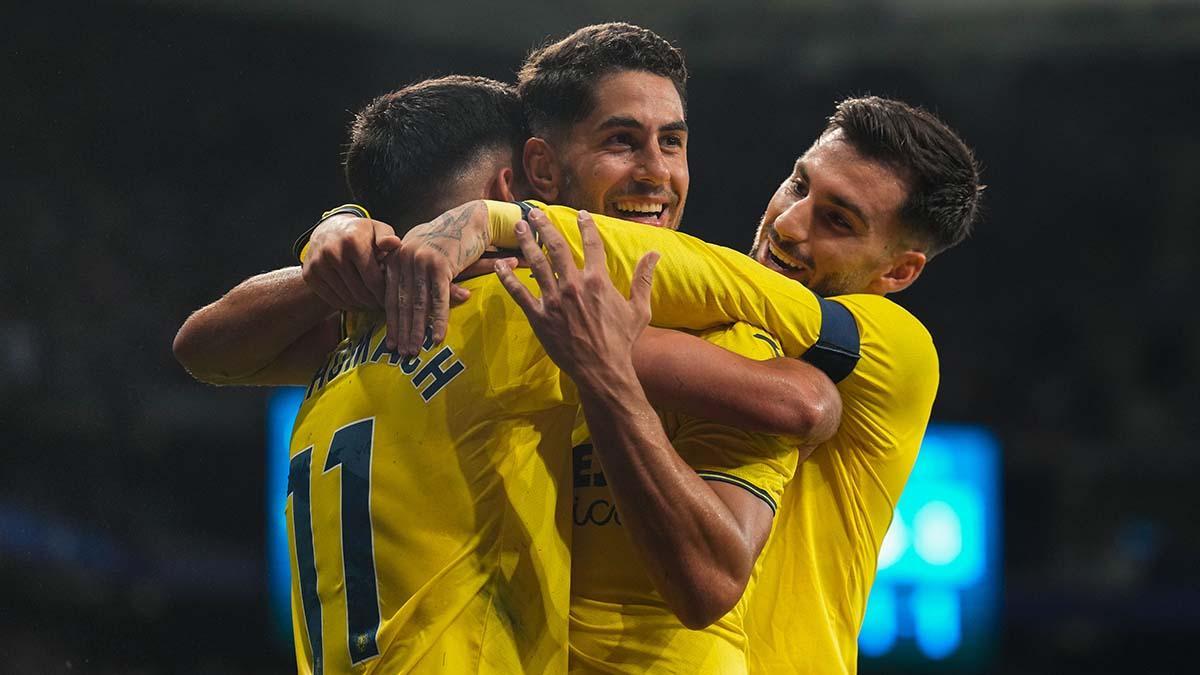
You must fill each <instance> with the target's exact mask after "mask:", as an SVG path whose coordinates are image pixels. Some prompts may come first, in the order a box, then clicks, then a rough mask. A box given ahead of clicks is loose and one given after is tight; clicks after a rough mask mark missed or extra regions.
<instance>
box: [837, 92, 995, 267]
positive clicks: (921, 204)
mask: <svg viewBox="0 0 1200 675" xmlns="http://www.w3.org/2000/svg"><path fill="white" fill-rule="evenodd" d="M834 131H840V132H841V133H842V136H843V137H844V138H845V139H846V141H847V142H848V143H850V145H852V146H854V149H855V150H856V151H858V154H859V155H861V156H863V157H865V158H867V159H871V160H874V161H876V162H880V163H882V164H887V165H890V166H892V167H894V168H895V169H896V170H897V172H898V173H899V174H900V175H901V176H902V177H903V178H904V180H905V182H906V183H907V184H908V197H907V199H906V200H905V202H904V205H903V206H901V207H900V220H901V221H902V222H903V223H905V224H906V225H907V226H908V227H909V228H910V229H911V231H912V234H913V237H914V238H915V239H916V240H917V243H918V244H919V245H920V246H921V247H923V250H924V251H925V254H926V255H927V256H928V257H930V258H932V257H933V256H935V255H937V254H938V253H941V252H942V251H944V250H946V249H948V248H950V247H952V246H956V245H957V244H959V243H960V242H961V241H962V240H964V239H966V238H967V236H969V235H970V234H971V229H972V228H973V227H974V225H975V221H976V220H977V218H978V212H979V195H980V183H979V166H978V164H977V163H976V162H975V158H974V155H973V154H972V153H971V149H970V148H968V147H967V145H966V144H965V143H963V141H962V139H961V138H959V137H958V135H957V134H955V133H954V131H953V130H951V129H950V127H948V126H946V123H945V122H943V121H942V120H940V119H938V117H937V116H936V115H934V114H933V113H930V112H929V111H927V110H924V109H922V108H915V107H913V106H910V105H908V104H907V103H904V102H903V101H897V100H894V99H886V98H880V97H878V96H864V97H860V98H848V99H845V100H843V101H842V102H840V103H838V105H837V108H836V109H835V110H834V113H833V115H831V116H830V117H829V124H828V125H826V127H825V131H824V134H830V133H832V132H834Z"/></svg>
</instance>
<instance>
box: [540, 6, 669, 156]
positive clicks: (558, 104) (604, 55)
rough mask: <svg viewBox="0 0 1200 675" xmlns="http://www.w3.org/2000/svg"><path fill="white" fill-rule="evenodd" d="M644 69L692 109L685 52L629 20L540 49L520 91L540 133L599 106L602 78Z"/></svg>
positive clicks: (583, 31)
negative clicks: (672, 88)
mask: <svg viewBox="0 0 1200 675" xmlns="http://www.w3.org/2000/svg"><path fill="white" fill-rule="evenodd" d="M623 70H641V71H645V72H648V73H653V74H654V75H661V76H662V77H665V78H667V79H669V80H671V82H672V83H673V84H674V85H675V91H676V92H678V93H679V100H680V101H681V102H682V103H683V109H684V111H685V112H686V111H687V77H688V73H687V66H686V65H684V62H683V52H681V51H680V50H679V49H678V48H676V47H675V46H673V45H672V44H671V43H670V42H668V41H666V40H665V39H663V38H662V37H660V36H659V35H658V34H656V33H655V32H654V31H651V30H647V29H645V28H642V27H640V26H634V25H632V24H628V23H600V24H594V25H591V26H585V27H583V28H580V29H579V30H577V31H575V32H574V33H571V34H570V35H568V36H567V37H565V38H563V39H561V40H559V41H557V42H552V43H548V44H545V45H543V46H541V47H538V48H536V49H534V50H533V51H532V52H530V53H529V56H528V57H526V58H525V63H524V64H523V65H522V66H521V69H520V71H519V72H518V74H517V92H518V93H519V94H520V96H521V102H522V103H523V104H524V106H525V119H526V121H527V122H528V124H529V128H530V130H531V131H532V132H533V133H534V134H537V135H539V136H544V135H550V134H555V133H559V132H562V131H565V130H566V128H567V127H569V126H570V125H572V124H574V123H575V122H578V121H579V120H581V119H583V118H585V117H587V116H588V115H589V114H590V113H591V112H592V110H593V109H594V108H595V105H596V103H595V99H594V97H593V96H592V91H593V89H594V88H595V86H596V83H597V81H599V80H600V78H602V77H604V76H605V75H608V74H610V73H613V72H619V71H623Z"/></svg>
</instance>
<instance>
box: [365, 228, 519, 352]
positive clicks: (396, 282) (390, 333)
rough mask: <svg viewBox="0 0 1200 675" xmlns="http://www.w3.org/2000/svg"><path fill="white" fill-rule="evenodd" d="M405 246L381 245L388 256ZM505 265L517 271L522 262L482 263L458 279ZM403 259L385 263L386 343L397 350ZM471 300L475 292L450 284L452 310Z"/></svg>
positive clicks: (397, 242) (385, 242)
mask: <svg viewBox="0 0 1200 675" xmlns="http://www.w3.org/2000/svg"><path fill="white" fill-rule="evenodd" d="M401 246H402V243H401V241H400V239H399V238H397V237H389V238H387V239H383V240H381V241H380V247H381V248H383V249H384V250H385V251H386V252H387V253H392V252H393V251H397V250H399V249H400V247H401ZM498 262H503V263H505V264H507V265H509V266H510V267H516V266H517V265H518V263H520V261H519V260H518V259H517V258H512V257H508V258H502V259H494V258H487V259H480V260H477V261H475V262H473V263H471V264H470V265H467V268H466V269H465V270H463V271H462V273H461V274H459V275H458V276H457V277H455V279H457V280H459V281H465V280H467V279H474V278H475V277H481V276H483V275H485V274H493V273H495V271H496V263H498ZM399 264H400V263H399V259H398V258H397V257H396V256H393V255H388V256H387V258H385V259H384V280H385V287H386V290H385V299H386V301H385V302H384V315H385V321H384V328H385V330H386V336H385V339H386V340H387V346H388V348H389V349H396V345H397V343H398V337H399V335H400V329H399V326H400V303H399V292H400V279H401V276H402V275H401V270H400V267H399ZM470 298H471V291H468V290H467V289H465V288H463V287H461V286H459V285H458V284H453V283H452V284H450V306H451V307H457V306H458V305H461V304H462V303H464V302H466V301H467V300H469V299H470Z"/></svg>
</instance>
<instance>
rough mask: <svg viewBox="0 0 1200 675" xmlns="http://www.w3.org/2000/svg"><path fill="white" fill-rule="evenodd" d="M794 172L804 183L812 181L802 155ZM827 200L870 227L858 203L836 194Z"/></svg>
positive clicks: (869, 222)
mask: <svg viewBox="0 0 1200 675" xmlns="http://www.w3.org/2000/svg"><path fill="white" fill-rule="evenodd" d="M796 172H797V173H799V174H800V177H801V178H803V179H804V182H805V183H811V182H812V181H810V180H809V179H808V169H807V168H806V167H805V166H804V158H803V157H801V158H800V159H797V160H796ZM829 201H831V202H833V203H834V204H836V205H837V206H840V207H842V208H843V209H846V210H847V211H849V212H851V213H853V214H854V215H855V216H858V219H859V220H860V221H862V223H863V225H866V226H867V229H871V221H870V220H869V219H868V218H867V215H866V214H865V213H863V210H862V209H861V208H859V206H858V204H855V203H854V202H852V201H850V200H849V199H846V198H845V197H842V196H841V195H837V194H831V195H829Z"/></svg>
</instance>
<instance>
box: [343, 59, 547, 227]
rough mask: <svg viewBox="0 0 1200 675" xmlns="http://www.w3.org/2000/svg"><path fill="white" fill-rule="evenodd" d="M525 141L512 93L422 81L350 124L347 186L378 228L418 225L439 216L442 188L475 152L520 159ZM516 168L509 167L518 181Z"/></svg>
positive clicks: (455, 80) (465, 80)
mask: <svg viewBox="0 0 1200 675" xmlns="http://www.w3.org/2000/svg"><path fill="white" fill-rule="evenodd" d="M528 137H529V134H528V132H527V131H526V128H525V123H524V116H523V114H522V112H521V103H520V100H519V99H518V98H517V92H516V89H515V88H514V87H513V86H512V85H509V84H504V83H502V82H497V81H495V80H491V79H488V78H486V77H468V76H464V75H449V76H446V77H440V78H436V79H430V80H424V81H421V82H417V83H414V84H410V85H408V86H406V87H404V88H402V89H398V90H396V91H393V92H391V93H388V94H384V95H383V96H380V97H378V98H376V99H375V100H373V101H371V102H370V103H368V104H367V105H366V107H364V108H363V109H362V110H360V111H359V112H358V114H357V115H355V116H354V121H353V122H352V123H351V125H350V145H349V147H348V148H347V150H346V156H345V161H344V165H345V170H346V185H347V186H348V187H349V188H350V193H351V194H352V195H353V196H354V199H355V200H356V201H358V202H359V203H361V204H362V205H363V206H366V207H367V208H368V209H369V210H370V211H371V215H372V217H374V218H376V219H378V220H382V221H384V222H387V223H394V224H397V225H399V224H402V223H416V222H423V221H425V220H429V219H430V218H432V217H434V216H436V215H437V214H436V213H432V211H433V210H434V209H436V207H437V203H438V196H439V192H440V189H441V187H442V186H444V185H446V184H447V183H448V182H450V181H453V180H454V179H455V178H456V176H457V174H458V173H459V172H461V171H462V170H464V169H465V168H467V167H468V166H470V164H471V162H474V161H475V160H476V159H478V157H479V154H480V153H481V152H485V151H489V150H495V149H503V150H510V151H512V152H513V153H514V154H513V157H514V158H519V157H520V152H521V148H522V147H523V146H524V144H525V140H526V139H527V138H528ZM520 166H521V163H520V161H519V160H516V161H514V162H513V171H515V172H517V174H518V175H519V174H520Z"/></svg>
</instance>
